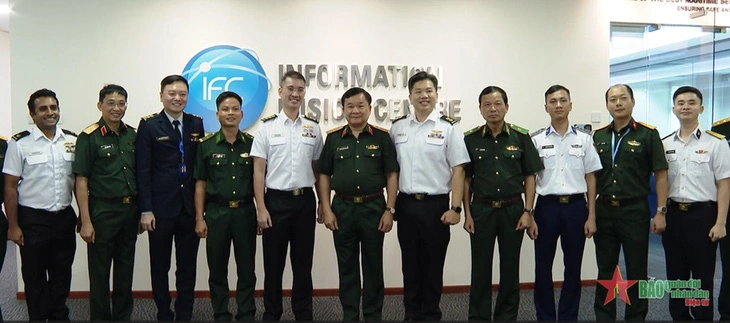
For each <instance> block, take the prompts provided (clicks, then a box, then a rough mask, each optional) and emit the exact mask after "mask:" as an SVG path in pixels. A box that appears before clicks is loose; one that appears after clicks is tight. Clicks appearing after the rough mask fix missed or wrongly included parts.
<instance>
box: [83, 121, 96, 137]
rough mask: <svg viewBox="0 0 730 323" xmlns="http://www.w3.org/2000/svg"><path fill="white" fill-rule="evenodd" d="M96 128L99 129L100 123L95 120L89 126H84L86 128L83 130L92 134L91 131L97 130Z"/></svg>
mask: <svg viewBox="0 0 730 323" xmlns="http://www.w3.org/2000/svg"><path fill="white" fill-rule="evenodd" d="M96 129H99V124H98V123H96V122H94V123H92V124H90V125H89V126H88V127H86V128H84V130H82V131H83V133H85V134H87V135H90V134H91V133H93V132H94V131H96Z"/></svg>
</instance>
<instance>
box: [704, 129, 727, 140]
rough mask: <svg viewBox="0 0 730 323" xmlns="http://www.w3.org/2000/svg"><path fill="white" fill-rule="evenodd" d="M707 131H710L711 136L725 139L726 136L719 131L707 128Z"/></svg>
mask: <svg viewBox="0 0 730 323" xmlns="http://www.w3.org/2000/svg"><path fill="white" fill-rule="evenodd" d="M705 132H706V133H708V134H710V136H713V137H715V138H717V139H725V136H724V135H722V134H719V133H717V132H714V131H712V130H705Z"/></svg>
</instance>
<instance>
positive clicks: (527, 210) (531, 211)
mask: <svg viewBox="0 0 730 323" xmlns="http://www.w3.org/2000/svg"><path fill="white" fill-rule="evenodd" d="M522 212H527V213H530V215H535V209H528V208H524V209H522Z"/></svg>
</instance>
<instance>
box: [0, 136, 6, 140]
mask: <svg viewBox="0 0 730 323" xmlns="http://www.w3.org/2000/svg"><path fill="white" fill-rule="evenodd" d="M0 140H2V141H8V137H5V136H0Z"/></svg>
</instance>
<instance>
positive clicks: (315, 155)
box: [312, 125, 324, 160]
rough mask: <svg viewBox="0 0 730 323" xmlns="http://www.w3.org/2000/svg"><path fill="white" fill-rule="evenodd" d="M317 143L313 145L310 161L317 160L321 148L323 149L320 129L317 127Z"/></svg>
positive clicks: (320, 153)
mask: <svg viewBox="0 0 730 323" xmlns="http://www.w3.org/2000/svg"><path fill="white" fill-rule="evenodd" d="M316 128H317V141H316V142H315V143H314V151H313V152H312V160H319V156H320V155H322V148H323V147H324V138H322V127H320V126H319V125H317V127H316Z"/></svg>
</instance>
